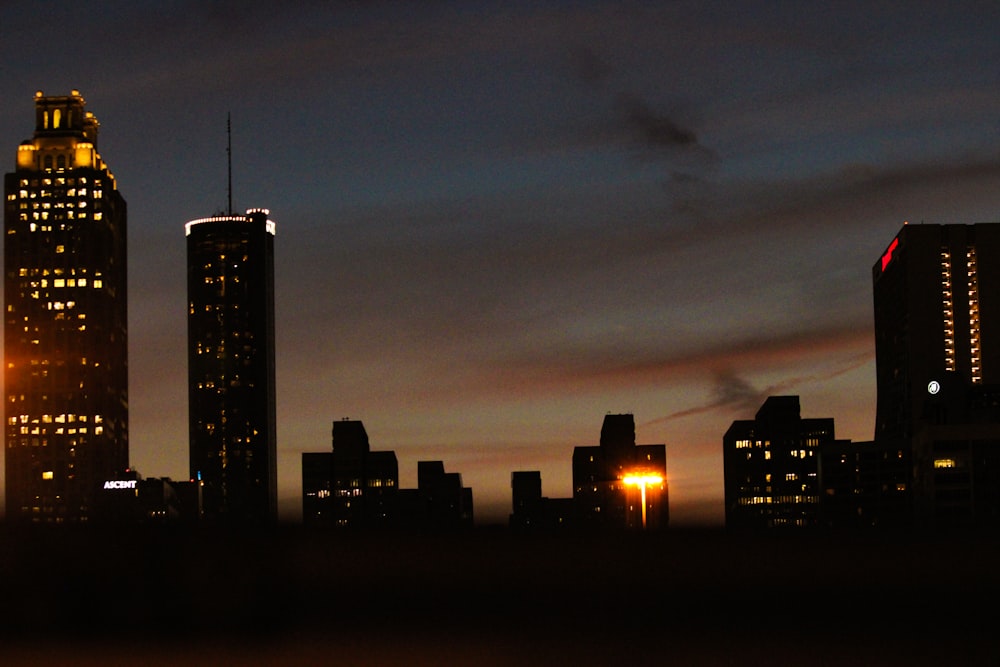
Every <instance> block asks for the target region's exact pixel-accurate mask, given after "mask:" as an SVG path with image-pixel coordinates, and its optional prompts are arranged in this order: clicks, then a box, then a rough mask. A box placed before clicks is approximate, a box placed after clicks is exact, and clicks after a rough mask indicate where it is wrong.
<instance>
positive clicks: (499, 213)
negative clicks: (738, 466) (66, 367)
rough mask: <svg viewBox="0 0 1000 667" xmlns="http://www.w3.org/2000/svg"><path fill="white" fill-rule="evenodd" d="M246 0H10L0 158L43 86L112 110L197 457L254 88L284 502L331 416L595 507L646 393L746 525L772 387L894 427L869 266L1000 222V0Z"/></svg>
mask: <svg viewBox="0 0 1000 667" xmlns="http://www.w3.org/2000/svg"><path fill="white" fill-rule="evenodd" d="M234 7H235V6H232V7H228V8H227V7H222V8H219V7H216V8H211V9H209V8H204V7H201V6H200V5H198V4H197V3H183V2H182V3H177V4H175V5H172V6H171V8H156V9H153V8H151V7H150V6H148V5H144V4H143V3H138V4H137V5H135V6H133V7H130V8H128V9H125V10H120V11H117V12H110V13H108V14H107V15H105V16H103V17H101V19H100V21H98V20H96V17H94V16H91V15H90V14H91V13H90V12H87V11H86V10H84V9H81V8H78V7H75V6H74V5H72V4H71V3H55V4H54V5H53V9H52V10H50V11H46V12H45V14H42V12H40V10H38V9H33V8H32V9H29V8H28V6H27V5H21V4H18V3H15V4H13V5H8V6H5V7H4V8H3V9H0V19H2V25H3V28H0V30H2V33H0V37H3V39H2V40H0V42H2V44H0V49H3V55H4V58H3V61H2V62H4V63H5V67H3V68H2V69H0V99H2V100H3V101H4V102H3V104H2V105H0V149H2V150H6V151H7V153H6V155H7V158H6V159H7V160H8V162H7V166H6V167H5V169H4V171H5V173H6V172H8V171H11V170H12V169H13V165H14V153H15V148H16V146H17V144H18V143H19V142H20V141H22V140H23V139H24V138H25V137H26V136H27V135H28V133H29V132H30V126H29V125H28V124H27V123H26V122H25V120H24V118H25V113H24V109H25V107H26V105H29V104H30V101H31V98H32V96H33V95H34V92H35V91H36V90H43V91H45V93H46V94H53V95H58V94H66V93H68V91H70V90H71V89H78V90H80V91H81V92H82V93H83V95H84V96H86V98H87V100H88V108H91V109H93V111H94V112H95V113H96V114H97V116H98V117H99V118H101V122H102V129H103V132H102V137H101V138H102V151H101V152H102V155H104V156H105V157H106V158H107V159H108V161H109V162H110V163H111V164H113V165H114V171H115V175H116V177H117V178H118V180H119V185H120V188H121V190H122V192H123V194H124V196H125V198H126V199H127V200H128V202H129V224H130V227H131V229H130V238H129V244H130V248H129V260H130V266H129V268H130V274H129V290H130V303H129V307H130V314H129V317H130V322H129V331H130V346H131V347H130V380H131V382H130V426H131V428H130V432H131V433H130V435H131V438H130V454H131V459H132V461H131V462H132V464H133V465H134V466H135V467H136V468H137V469H138V470H139V471H140V472H142V473H143V474H146V475H154V476H159V475H167V476H172V477H174V478H176V479H182V478H185V477H186V476H187V466H186V461H187V446H188V442H187V434H186V424H187V402H186V398H185V397H186V372H185V367H184V361H183V360H184V358H185V347H184V346H185V333H184V330H185V317H184V304H185V299H184V236H183V224H184V221H186V220H190V219H192V218H194V217H198V216H201V215H204V214H205V213H206V212H211V211H212V210H221V209H223V208H224V207H225V201H226V194H227V193H226V153H225V149H226V133H225V119H226V117H227V114H228V113H230V112H232V120H233V165H234V172H233V189H234V199H235V208H237V209H243V208H246V207H247V206H253V205H257V203H258V202H266V203H267V205H268V207H269V208H271V209H272V210H274V211H278V212H280V216H277V217H279V218H280V221H281V230H280V234H279V236H278V238H277V239H276V242H277V249H276V256H275V275H276V283H277V286H276V309H277V316H278V317H277V322H278V324H277V331H276V336H277V353H276V362H277V383H278V389H277V393H278V427H277V441H278V459H279V464H278V465H279V473H278V474H279V482H278V484H279V494H280V498H279V509H280V514H281V516H283V517H285V518H295V517H296V515H297V513H298V511H299V509H300V506H301V494H300V483H299V481H298V477H299V472H300V470H299V462H300V458H301V453H302V452H308V451H318V450H320V449H322V448H323V447H324V445H325V444H326V443H327V440H328V433H327V430H328V427H329V423H330V421H331V420H335V419H339V418H342V417H351V418H353V419H359V420H363V421H364V422H365V424H366V426H367V428H368V430H369V433H370V435H371V438H372V441H373V442H377V443H378V445H379V446H380V447H382V448H386V449H393V450H395V451H396V452H397V453H398V455H399V457H400V471H401V479H400V483H401V485H403V486H407V487H412V486H415V478H414V477H413V473H412V471H413V470H415V462H416V461H417V460H428V459H432V460H443V461H445V462H446V465H447V466H448V468H449V469H454V470H458V471H461V472H462V474H463V477H464V480H465V484H466V485H468V486H470V487H472V489H473V490H474V492H475V495H476V518H477V522H480V521H490V520H495V521H496V522H503V521H505V519H506V516H507V515H508V514H509V511H510V473H511V472H513V471H515V470H540V471H541V473H542V482H543V485H544V488H545V491H546V493H547V494H548V495H551V496H553V497H565V496H569V495H571V488H570V486H571V484H570V478H571V469H570V468H571V466H570V465H569V461H570V459H571V456H572V450H573V447H575V446H580V445H592V444H595V437H594V434H595V432H596V430H597V429H598V427H599V424H600V420H601V418H602V416H603V415H605V414H607V413H631V414H634V415H635V418H636V427H637V439H638V440H639V441H641V442H663V443H665V444H666V456H667V475H668V479H669V483H670V505H671V507H670V519H671V524H672V525H674V524H680V525H683V524H686V523H691V522H697V521H709V522H714V523H721V520H722V510H723V501H722V487H723V480H722V464H721V462H722V437H723V434H724V433H725V430H726V428H727V427H728V425H729V424H730V423H731V422H732V421H733V420H734V419H747V418H750V417H752V415H753V414H754V412H755V411H756V409H757V406H758V405H759V404H760V403H761V402H762V400H763V397H765V396H767V395H770V394H797V395H799V396H800V397H801V401H802V409H803V412H804V413H806V414H820V415H824V416H829V417H832V418H834V419H835V421H836V428H837V437H838V438H848V439H852V440H866V439H870V438H871V437H872V432H873V429H874V412H875V410H874V408H875V390H874V386H875V370H874V332H873V327H872V291H871V283H870V279H871V277H870V268H871V265H872V263H873V262H874V261H875V260H876V259H877V258H878V257H879V256H880V255H881V253H882V252H883V251H884V250H885V248H886V246H887V244H888V243H889V242H890V241H891V240H892V238H893V236H894V235H895V234H896V233H897V232H898V231H899V228H900V227H901V226H902V224H903V222H904V221H906V220H909V221H910V222H911V223H912V224H919V222H921V221H926V222H928V223H963V224H965V223H968V224H971V223H975V222H994V221H997V220H998V217H1000V188H998V187H997V185H998V184H1000V159H998V153H1000V143H998V142H1000V140H998V139H996V138H995V137H996V135H997V133H996V132H995V130H996V121H995V111H996V109H997V108H998V107H1000V97H998V92H997V91H998V87H997V86H996V83H997V81H996V74H995V73H993V72H992V71H990V70H991V68H989V66H988V63H990V62H995V61H996V56H997V55H998V53H997V50H998V46H997V44H996V40H995V39H994V37H993V35H994V34H995V32H996V31H995V28H996V27H997V18H996V14H995V10H994V9H993V8H992V7H990V6H988V5H985V4H982V3H966V4H964V5H962V7H961V8H958V9H956V8H955V7H954V6H952V7H951V8H950V9H949V8H940V7H933V6H929V7H923V8H922V9H921V11H920V12H910V13H903V12H900V11H899V10H898V7H897V6H896V5H895V4H894V3H881V4H875V5H871V6H866V9H865V10H864V11H862V10H857V11H851V10H844V9H840V10H829V12H830V13H829V14H828V13H825V12H824V10H820V9H818V8H812V9H800V8H795V7H789V8H786V9H784V10H782V9H775V8H772V7H769V6H768V5H766V4H764V3H760V4H756V3H740V4H738V5H736V6H735V7H734V8H732V9H731V10H730V11H720V12H715V11H712V10H709V9H704V8H700V7H699V6H697V5H694V4H685V3H671V4H669V5H667V4H662V5H660V4H652V5H650V4H647V3H643V4H630V3H625V4H624V5H620V4H619V5H616V6H615V7H613V8H612V7H609V6H607V5H605V4H603V3H587V2H575V3H546V4H544V5H543V6H541V7H534V6H516V5H515V6H507V5H505V6H503V8H502V9H501V8H498V7H494V6H492V5H489V4H486V3H472V4H457V3H440V4H436V5H435V6H434V7H433V8H428V7H424V8H422V9H421V10H420V11H417V10H415V9H409V10H408V9H406V8H405V7H400V6H396V5H388V4H381V3H374V4H371V5H366V6H363V7H362V6H341V7H338V8H332V9H324V8H320V7H317V6H312V5H309V4H308V3H305V4H301V5H300V4H295V5H294V6H289V7H285V8H281V9H277V8H272V7H270V6H269V5H268V4H266V3H260V4H255V5H251V6H250V7H249V9H242V8H241V9H235V8H234ZM65 25H73V26H74V28H73V30H74V34H75V35H76V36H77V38H76V39H75V42H74V44H75V48H74V49H73V50H71V51H70V52H66V53H62V52H59V51H58V50H47V49H42V50H41V52H39V50H38V49H37V48H36V46H37V45H38V44H45V43H59V41H58V40H60V39H62V35H63V34H64V32H65V27H64V26H65ZM234 100H239V105H238V106H235V105H234V103H233V101H234ZM250 193H252V195H251V194H250ZM151 378H155V381H151ZM408 476H409V478H408Z"/></svg>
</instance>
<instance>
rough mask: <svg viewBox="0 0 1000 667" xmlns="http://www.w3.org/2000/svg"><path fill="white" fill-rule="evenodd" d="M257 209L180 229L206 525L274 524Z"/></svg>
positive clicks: (268, 267)
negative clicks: (183, 241) (183, 236)
mask: <svg viewBox="0 0 1000 667" xmlns="http://www.w3.org/2000/svg"><path fill="white" fill-rule="evenodd" d="M268 214H269V213H268V211H267V210H266V209H250V210H248V211H247V212H246V214H245V215H233V214H229V215H219V216H215V217H211V218H203V219H199V220H192V221H191V222H188V223H187V224H186V225H185V233H186V237H187V288H188V425H189V428H188V432H189V438H190V442H189V454H190V474H191V479H193V480H196V481H201V482H202V484H203V494H204V496H203V502H204V511H205V519H206V520H209V521H212V520H216V521H220V520H221V521H232V522H251V523H255V522H262V521H268V522H269V521H273V520H275V519H276V517H277V435H276V423H275V421H276V410H275V358H274V236H275V224H274V222H273V221H271V220H270V219H269V218H268Z"/></svg>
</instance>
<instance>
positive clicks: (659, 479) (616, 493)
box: [573, 414, 669, 530]
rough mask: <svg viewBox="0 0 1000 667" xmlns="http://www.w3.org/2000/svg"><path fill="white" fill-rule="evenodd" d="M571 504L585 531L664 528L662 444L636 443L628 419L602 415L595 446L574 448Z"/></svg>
mask: <svg viewBox="0 0 1000 667" xmlns="http://www.w3.org/2000/svg"><path fill="white" fill-rule="evenodd" d="M573 502H574V505H575V507H576V516H575V520H577V521H578V522H579V523H578V525H579V526H581V527H584V528H587V527H591V528H611V529H622V528H630V529H640V530H642V529H650V530H652V529H657V528H666V527H667V523H668V519H669V506H668V504H667V503H668V492H667V450H666V445H637V444H635V418H634V417H633V416H632V415H630V414H620V415H606V416H605V417H604V423H603V424H602V425H601V441H600V445H598V446H597V447H574V448H573Z"/></svg>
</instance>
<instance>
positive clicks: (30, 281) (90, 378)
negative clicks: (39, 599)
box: [4, 90, 128, 522]
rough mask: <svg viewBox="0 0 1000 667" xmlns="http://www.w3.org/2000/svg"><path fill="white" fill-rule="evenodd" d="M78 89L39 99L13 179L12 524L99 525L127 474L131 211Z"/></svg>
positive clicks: (9, 306)
mask: <svg viewBox="0 0 1000 667" xmlns="http://www.w3.org/2000/svg"><path fill="white" fill-rule="evenodd" d="M98 127H99V123H98V122H97V119H96V118H95V117H94V115H93V114H92V113H90V112H88V111H86V110H85V102H84V99H83V97H82V96H81V95H80V93H79V92H78V91H75V90H74V91H72V92H71V93H70V94H69V95H66V96H46V95H44V94H42V92H41V91H39V92H38V93H36V94H35V132H34V136H33V138H32V139H29V140H27V141H24V142H22V143H21V145H20V146H19V147H18V150H17V167H16V169H15V171H14V172H13V173H9V174H7V175H6V176H5V179H4V301H5V305H6V308H5V313H6V316H5V319H4V361H5V367H6V370H5V374H4V379H5V383H4V389H5V393H6V400H5V401H4V406H5V408H4V410H5V415H4V416H5V418H6V419H5V423H6V438H5V451H6V501H7V517H8V519H10V520H13V521H32V522H63V521H68V522H78V521H86V520H88V519H89V518H90V516H91V514H92V510H93V505H94V502H95V501H96V498H97V494H98V493H100V492H101V484H102V483H103V481H104V480H106V479H109V478H111V477H112V476H113V475H114V474H116V473H118V472H121V471H124V470H125V469H126V468H128V328H127V327H128V318H127V297H128V293H127V280H126V279H127V270H126V249H127V244H126V218H127V213H126V205H125V200H124V199H123V198H122V196H121V194H120V193H119V192H118V186H117V183H116V181H115V178H114V176H113V175H112V174H111V172H110V171H109V170H108V167H107V165H106V164H105V163H104V161H103V160H102V159H101V156H100V155H99V154H98V152H97V133H98Z"/></svg>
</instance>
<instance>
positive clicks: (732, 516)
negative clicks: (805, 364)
mask: <svg viewBox="0 0 1000 667" xmlns="http://www.w3.org/2000/svg"><path fill="white" fill-rule="evenodd" d="M833 442H834V425H833V419H832V418H828V417H826V418H818V419H802V417H801V414H800V411H799V397H798V396H769V397H768V398H767V400H765V401H764V405H762V406H761V407H760V409H759V410H758V411H757V414H756V416H755V417H754V419H752V420H749V419H742V420H738V421H734V422H733V423H732V425H730V427H729V430H727V431H726V434H725V435H724V436H723V439H722V462H723V480H724V482H723V484H724V488H725V502H726V528H727V529H729V530H736V531H750V532H755V531H767V530H774V529H785V528H792V529H795V528H814V527H816V526H818V525H819V517H820V505H819V503H820V497H819V489H820V481H819V461H820V448H822V447H827V446H829V445H831V444H832V443H833Z"/></svg>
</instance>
